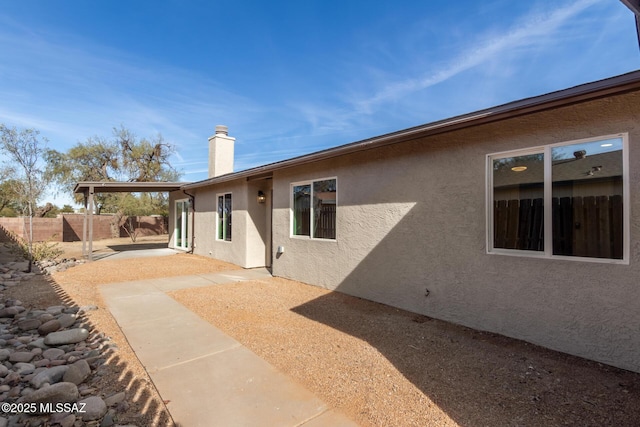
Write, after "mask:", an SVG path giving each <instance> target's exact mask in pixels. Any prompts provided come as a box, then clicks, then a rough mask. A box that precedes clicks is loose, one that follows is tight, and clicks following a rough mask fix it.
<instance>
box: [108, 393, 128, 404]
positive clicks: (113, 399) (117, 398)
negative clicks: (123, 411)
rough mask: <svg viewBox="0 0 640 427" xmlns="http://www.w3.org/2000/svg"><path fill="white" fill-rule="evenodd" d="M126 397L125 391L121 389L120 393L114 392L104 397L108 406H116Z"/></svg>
mask: <svg viewBox="0 0 640 427" xmlns="http://www.w3.org/2000/svg"><path fill="white" fill-rule="evenodd" d="M124 398H125V393H124V391H121V392H120V393H116V394H112V395H111V396H109V397H107V398H106V399H104V403H105V404H106V405H107V406H114V405H117V404H118V403H120V402H122V401H123V400H124Z"/></svg>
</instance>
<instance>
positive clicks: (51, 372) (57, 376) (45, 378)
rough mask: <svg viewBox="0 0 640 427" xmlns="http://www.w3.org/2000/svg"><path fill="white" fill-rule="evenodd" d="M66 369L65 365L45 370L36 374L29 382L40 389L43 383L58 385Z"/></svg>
mask: <svg viewBox="0 0 640 427" xmlns="http://www.w3.org/2000/svg"><path fill="white" fill-rule="evenodd" d="M68 369H69V367H68V366H66V365H64V366H54V367H53V368H47V369H45V370H44V371H41V372H39V373H37V374H36V375H35V376H34V377H33V378H31V381H30V382H31V384H33V386H34V387H35V388H41V387H42V386H43V385H44V384H45V383H48V384H55V383H58V382H60V380H62V378H63V377H64V374H65V373H66V372H67V370H68Z"/></svg>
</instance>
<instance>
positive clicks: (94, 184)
mask: <svg viewBox="0 0 640 427" xmlns="http://www.w3.org/2000/svg"><path fill="white" fill-rule="evenodd" d="M184 184H188V183H186V182H117V181H108V182H100V181H81V182H78V183H77V184H76V185H75V187H74V189H73V192H74V193H86V192H87V191H88V190H89V189H90V188H93V189H94V191H95V192H96V193H124V192H133V193H142V192H159V191H175V190H179V189H180V188H181V187H182V186H183V185H184Z"/></svg>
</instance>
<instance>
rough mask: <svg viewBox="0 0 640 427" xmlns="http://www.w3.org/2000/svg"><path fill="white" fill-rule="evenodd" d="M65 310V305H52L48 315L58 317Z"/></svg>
mask: <svg viewBox="0 0 640 427" xmlns="http://www.w3.org/2000/svg"><path fill="white" fill-rule="evenodd" d="M64 309H65V306H64V305H52V306H51V307H47V313H49V314H53V315H54V316H57V315H58V314H60V313H62V310H64Z"/></svg>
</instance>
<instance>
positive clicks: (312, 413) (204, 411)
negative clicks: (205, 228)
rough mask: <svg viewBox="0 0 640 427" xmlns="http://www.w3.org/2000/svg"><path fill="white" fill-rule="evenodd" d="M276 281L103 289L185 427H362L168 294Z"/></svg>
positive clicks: (172, 282)
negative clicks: (199, 287)
mask: <svg viewBox="0 0 640 427" xmlns="http://www.w3.org/2000/svg"><path fill="white" fill-rule="evenodd" d="M266 277H271V276H270V274H269V272H268V271H267V270H266V269H254V270H234V271H227V272H220V273H211V274H206V275H194V276H180V277H171V278H163V279H157V280H155V279H154V280H142V281H137V282H125V283H118V284H111V285H104V286H102V287H101V292H102V295H103V297H104V299H105V302H106V304H107V307H108V308H109V310H110V311H111V313H112V314H113V316H114V318H115V319H116V321H117V322H118V324H119V325H120V328H121V329H122V331H123V333H124V334H125V336H126V337H127V340H128V341H129V343H130V345H131V347H132V348H133V350H134V351H135V353H136V355H137V356H138V359H139V360H140V361H141V362H142V364H143V365H144V366H145V368H146V369H147V372H148V373H149V376H150V377H151V379H152V381H153V382H154V384H155V386H156V388H157V389H158V391H159V393H160V395H161V396H162V399H163V400H165V401H168V402H169V403H168V404H167V408H168V409H169V412H170V414H171V416H172V417H173V419H174V421H175V422H176V424H177V425H179V426H195V427H197V426H229V425H233V426H257V425H269V426H271V425H273V426H276V425H277V426H283V427H287V426H291V427H294V426H298V427H299V426H305V427H306V426H308V427H321V426H332V427H333V426H338V427H343V426H344V427H352V426H357V424H355V423H353V422H352V421H351V420H349V419H348V418H346V417H345V416H344V415H342V414H340V413H338V412H335V411H332V410H331V409H330V408H328V406H327V405H326V404H325V403H323V402H322V401H321V400H320V399H318V398H317V397H316V396H314V395H313V394H312V393H311V392H309V391H308V390H307V389H305V388H304V387H302V386H301V385H300V384H298V383H296V382H295V381H292V380H291V379H290V378H288V377H287V376H286V375H284V374H283V373H281V372H280V371H278V370H277V369H275V368H274V367H273V366H271V365H269V364H268V363H267V362H266V361H264V360H263V359H261V358H260V357H258V356H257V355H256V354H255V353H253V352H251V351H250V350H249V349H247V348H246V347H244V346H242V345H241V344H240V343H239V342H237V341H236V340H234V339H233V338H231V337H229V336H227V335H226V334H224V333H223V332H222V331H220V330H219V329H217V328H216V327H214V326H213V325H211V324H210V323H208V322H206V321H205V320H203V319H202V318H200V317H199V316H197V315H196V314H195V313H193V312H191V311H190V310H188V309H187V308H186V307H184V306H183V305H181V304H180V303H178V302H177V301H175V300H174V299H172V298H171V297H169V296H168V295H166V294H165V293H164V291H168V290H173V289H184V288H188V287H197V286H210V285H222V284H223V283H230V282H237V281H239V280H255V279H261V278H266Z"/></svg>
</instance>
